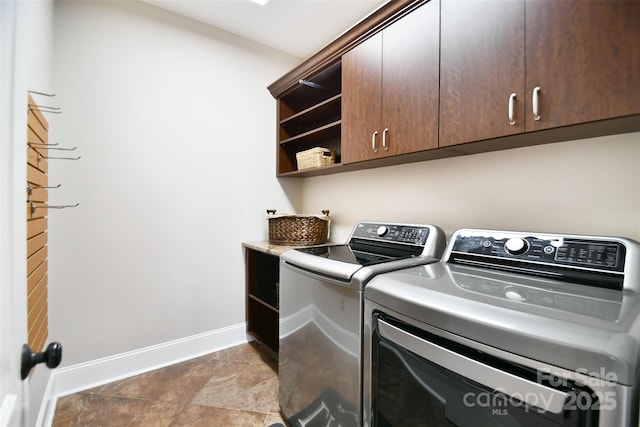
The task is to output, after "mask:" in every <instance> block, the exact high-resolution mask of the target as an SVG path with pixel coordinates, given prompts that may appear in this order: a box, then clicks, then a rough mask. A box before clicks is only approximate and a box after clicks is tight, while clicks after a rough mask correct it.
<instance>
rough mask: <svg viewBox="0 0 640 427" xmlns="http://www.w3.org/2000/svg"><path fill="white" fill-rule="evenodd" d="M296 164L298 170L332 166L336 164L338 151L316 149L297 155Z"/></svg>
mask: <svg viewBox="0 0 640 427" xmlns="http://www.w3.org/2000/svg"><path fill="white" fill-rule="evenodd" d="M296 162H297V163H298V170H302V169H311V168H321V167H323V166H328V165H332V164H334V163H335V162H336V151H335V150H330V149H328V148H323V147H315V148H312V149H310V150H305V151H301V152H299V153H296Z"/></svg>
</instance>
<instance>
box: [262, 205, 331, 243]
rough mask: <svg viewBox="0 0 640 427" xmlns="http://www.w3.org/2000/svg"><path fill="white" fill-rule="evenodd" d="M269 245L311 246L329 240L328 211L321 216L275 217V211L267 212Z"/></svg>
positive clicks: (283, 215) (282, 215) (285, 215)
mask: <svg viewBox="0 0 640 427" xmlns="http://www.w3.org/2000/svg"><path fill="white" fill-rule="evenodd" d="M267 214H269V216H268V220H269V243H271V244H273V245H285V246H313V245H319V244H322V243H324V242H326V241H327V240H328V239H329V225H330V222H331V218H330V217H329V211H328V210H325V211H322V215H289V214H280V215H277V214H276V211H275V209H268V210H267Z"/></svg>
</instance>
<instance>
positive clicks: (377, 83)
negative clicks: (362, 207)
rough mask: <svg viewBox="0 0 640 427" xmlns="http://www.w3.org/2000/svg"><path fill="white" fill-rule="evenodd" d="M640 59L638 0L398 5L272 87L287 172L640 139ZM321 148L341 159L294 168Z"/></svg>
mask: <svg viewBox="0 0 640 427" xmlns="http://www.w3.org/2000/svg"><path fill="white" fill-rule="evenodd" d="M639 58H640V1H626V0H610V1H584V0H563V1H540V0H513V1H503V0H483V1H477V0H430V1H425V0H415V1H411V0H396V1H392V2H388V3H386V4H385V5H384V6H383V7H381V8H380V9H379V10H378V11H376V12H374V13H373V14H372V15H371V16H369V17H367V18H365V19H364V20H363V21H362V22H361V23H359V24H358V25H356V26H355V27H353V28H352V29H351V30H350V31H348V32H347V33H345V34H344V35H342V36H340V37H339V38H338V39H336V41H334V42H332V43H331V44H330V45H328V46H327V47H325V48H324V49H322V50H321V51H319V52H318V53H317V54H316V55H314V56H312V57H311V58H309V59H307V60H306V61H304V62H303V63H302V64H301V65H300V66H299V67H297V68H296V69H294V70H292V71H291V72H289V73H288V74H287V75H285V76H283V77H282V78H281V79H279V80H278V81H277V82H274V83H273V84H272V85H271V86H269V90H270V91H271V93H272V94H273V96H274V97H275V98H276V99H278V120H279V122H278V123H279V137H278V147H279V148H278V153H279V154H278V175H279V176H287V175H288V176H300V177H303V176H314V175H320V174H325V173H335V172H342V171H349V170H357V169H366V168H372V167H378V166H386V165H391V164H399V163H407V162H413V161H422V160H429V159H434V158H441V157H448V156H456V155H462V154H468V153H476V152H486V151H492V150H501V149H507V148H514V147H522V146H528V145H536V144H544V143H551V142H558V141H567V140H575V139H581V138H589V137H595V136H603V135H613V134H616V133H625V132H635V131H640V97H639V96H637V94H638V93H640V59H639ZM307 76H311V77H310V78H311V79H317V80H318V81H321V80H326V81H328V82H329V83H328V87H329V88H330V89H329V90H328V91H325V92H324V95H318V93H317V92H316V91H317V89H316V91H313V90H311V89H312V88H310V87H305V86H303V85H300V84H299V80H300V79H303V80H304V79H306V78H307ZM319 96H320V97H319ZM318 97H319V98H318ZM313 146H325V147H327V148H333V149H336V151H338V153H339V154H340V163H339V164H338V165H336V166H331V167H326V168H315V169H309V170H303V171H297V170H296V166H295V153H296V152H297V151H302V150H303V149H306V148H311V147H313Z"/></svg>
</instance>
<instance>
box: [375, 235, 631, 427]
mask: <svg viewBox="0 0 640 427" xmlns="http://www.w3.org/2000/svg"><path fill="white" fill-rule="evenodd" d="M639 268H640V250H639V246H638V243H637V242H635V241H632V240H630V239H624V238H616V237H601V236H584V235H565V234H549V233H531V232H513V231H496V230H472V229H464V230H459V231H457V232H455V233H454V234H453V235H452V236H451V238H450V239H449V244H448V246H447V249H446V250H445V253H444V255H443V257H442V261H441V262H438V263H432V264H429V265H425V266H418V267H412V268H408V269H404V270H400V271H395V272H390V273H385V274H382V275H378V276H376V277H375V278H374V279H373V280H371V281H370V282H369V284H368V285H367V287H366V288H365V312H364V316H365V331H364V337H365V338H364V348H365V351H364V379H363V381H364V388H363V390H364V391H363V396H364V397H363V399H364V416H363V425H365V426H415V427H420V426H432V427H440V426H447V427H450V426H461V427H466V426H469V427H470V426H473V427H494V426H509V427H524V426H535V427H545V426H554V427H558V426H562V427H578V426H580V427H623V426H624V427H631V426H634V427H635V426H638V409H639V408H638V406H639V403H638V397H639V394H638V384H639V378H640V317H639V312H640V294H639V292H640V280H639V276H638V274H639V273H638V272H639V270H638V269H639Z"/></svg>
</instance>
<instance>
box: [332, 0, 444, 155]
mask: <svg viewBox="0 0 640 427" xmlns="http://www.w3.org/2000/svg"><path fill="white" fill-rule="evenodd" d="M438 55H439V1H438V0H432V1H430V2H429V3H427V4H425V5H423V6H421V7H420V8H418V9H417V10H415V11H414V12H412V13H411V14H409V15H407V16H405V17H403V18H401V19H400V20H398V21H397V22H395V23H393V25H391V26H389V27H387V28H385V29H384V30H383V31H381V32H379V33H377V34H375V35H374V36H373V37H371V38H369V39H368V40H366V41H364V42H363V43H361V44H360V45H358V46H356V47H354V48H353V49H352V50H350V51H349V52H347V53H346V54H345V55H344V56H343V57H342V162H343V163H353V162H359V161H362V160H369V159H375V158H378V157H385V156H394V155H398V154H404V153H411V152H416V151H421V150H427V149H430V148H436V147H437V146H438V87H439V84H438V79H439V77H438Z"/></svg>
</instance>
